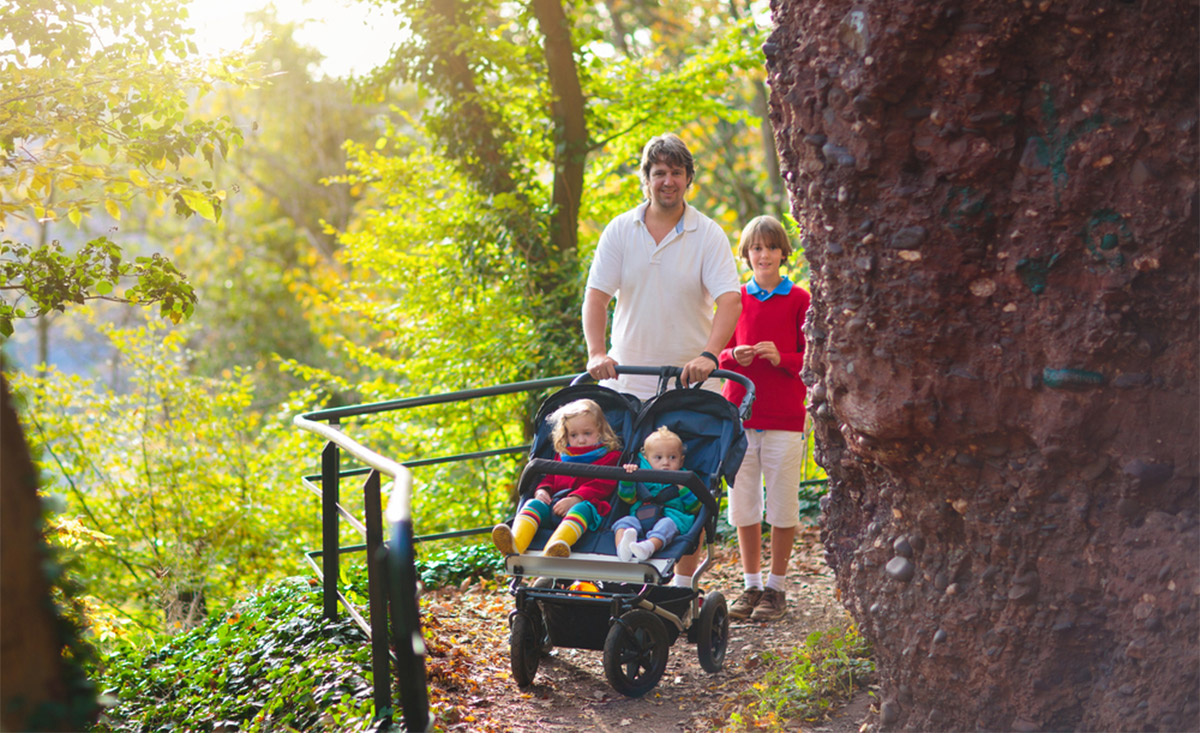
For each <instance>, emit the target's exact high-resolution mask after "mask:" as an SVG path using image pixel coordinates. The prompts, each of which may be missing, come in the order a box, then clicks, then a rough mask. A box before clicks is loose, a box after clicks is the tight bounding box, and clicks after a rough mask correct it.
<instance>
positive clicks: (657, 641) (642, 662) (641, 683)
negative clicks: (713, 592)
mask: <svg viewBox="0 0 1200 733" xmlns="http://www.w3.org/2000/svg"><path fill="white" fill-rule="evenodd" d="M669 646H670V642H669V641H668V639H667V627H666V626H663V622H662V619H660V618H659V617H658V616H655V615H654V614H653V613H651V612H649V611H646V610H643V609H640V608H636V609H634V610H632V611H629V612H627V613H625V614H624V615H622V616H621V618H619V619H617V621H616V622H615V623H614V624H613V625H612V628H611V629H609V631H608V637H607V638H605V640H604V675H605V676H606V677H607V678H608V683H609V684H610V685H612V686H613V689H614V690H616V691H617V692H619V693H621V694H622V695H625V696H627V697H641V696H642V695H645V694H646V693H647V692H649V691H650V690H653V689H654V686H655V685H657V684H658V681H659V680H660V679H662V676H663V673H664V672H666V671H667V650H668V647H669Z"/></svg>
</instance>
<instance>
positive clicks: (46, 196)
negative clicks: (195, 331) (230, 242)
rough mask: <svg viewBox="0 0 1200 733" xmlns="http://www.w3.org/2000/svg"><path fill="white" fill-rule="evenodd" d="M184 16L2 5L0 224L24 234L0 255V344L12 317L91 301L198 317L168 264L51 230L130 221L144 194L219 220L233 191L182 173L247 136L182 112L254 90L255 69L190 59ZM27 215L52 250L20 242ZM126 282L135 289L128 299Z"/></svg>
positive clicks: (170, 9)
mask: <svg viewBox="0 0 1200 733" xmlns="http://www.w3.org/2000/svg"><path fill="white" fill-rule="evenodd" d="M185 18H186V10H184V9H183V8H182V6H181V5H180V4H179V3H175V2H170V1H168V0H123V1H122V2H104V3H100V2H95V1H94V0H92V1H88V0H59V2H54V3H31V2H25V1H24V0H0V69H3V73H2V74H0V99H3V100H4V101H3V108H4V112H3V114H0V155H2V156H3V157H2V160H0V189H2V190H3V191H4V192H5V195H4V196H3V197H0V224H2V225H3V227H4V229H5V231H6V232H15V233H16V234H15V236H16V237H18V238H17V239H13V240H5V241H4V243H3V245H2V246H0V291H5V292H3V293H2V294H0V295H2V296H3V297H0V335H3V336H8V335H10V334H11V333H12V319H13V318H20V317H26V316H32V315H38V314H41V313H46V312H49V311H52V310H62V309H63V308H65V307H66V306H67V305H68V304H77V303H82V302H84V301H85V300H88V299H91V298H104V299H108V300H117V301H121V302H129V303H140V304H149V303H159V304H161V310H162V313H163V315H164V316H166V317H168V318H171V319H172V320H174V321H176V322H178V320H180V319H181V318H183V317H186V315H187V314H188V312H190V310H191V307H192V304H193V303H194V302H195V298H194V296H193V294H192V291H191V287H190V286H189V285H188V284H187V282H186V281H185V280H184V279H183V277H182V276H181V275H180V273H179V272H178V271H177V270H175V268H174V267H171V266H170V263H165V262H162V261H159V260H155V259H147V260H142V261H138V262H135V263H132V264H123V263H122V260H121V258H120V257H119V256H118V253H119V250H118V248H117V246H116V245H115V244H113V243H112V242H110V241H109V240H108V239H106V238H105V237H99V238H95V239H93V240H92V241H91V242H89V243H88V244H87V245H86V246H85V247H84V249H83V250H82V251H81V252H79V253H78V254H76V255H68V254H66V253H65V252H64V250H63V248H62V247H61V246H59V245H58V243H53V244H51V243H47V242H45V241H44V231H45V230H44V226H45V224H46V223H48V222H55V221H59V220H63V219H65V220H67V221H69V222H70V223H71V224H73V225H75V226H76V227H80V226H81V225H82V223H83V220H84V218H85V217H89V218H90V217H92V216H94V215H96V214H102V215H106V216H107V217H108V218H109V219H113V220H117V221H118V222H119V221H120V219H121V214H122V210H123V209H125V208H127V207H128V206H129V204H130V203H131V202H132V201H134V200H138V199H144V200H151V201H154V202H155V203H156V205H157V206H159V207H160V208H161V207H163V206H166V205H168V204H169V205H171V206H172V207H173V210H174V212H175V213H177V214H180V215H183V216H185V217H187V216H191V215H193V214H199V215H200V216H201V217H203V218H205V219H209V220H216V219H219V218H220V215H221V206H222V201H223V199H224V197H225V192H224V191H222V190H219V189H217V188H215V187H214V186H213V184H212V182H211V181H204V180H199V181H197V180H193V179H192V178H191V177H190V176H187V175H183V174H181V173H179V172H178V168H179V166H180V164H181V163H183V162H184V161H185V160H187V159H190V158H193V157H195V158H199V159H202V160H204V161H206V163H207V164H208V165H209V166H212V165H213V164H214V162H215V161H217V160H218V159H219V158H220V157H222V156H224V155H225V154H226V153H227V152H228V150H229V148H230V146H232V145H236V144H237V143H238V142H239V141H240V139H241V133H240V131H239V130H238V129H237V128H236V127H234V126H233V125H232V124H230V122H229V121H228V120H226V119H221V118H218V119H215V120H195V119H193V120H188V119H186V117H185V113H186V111H187V110H188V108H189V106H190V97H191V96H194V95H197V94H199V95H203V94H205V93H207V92H208V91H210V90H211V89H212V87H213V86H214V85H216V84H230V83H232V84H239V83H244V82H245V79H244V77H243V76H242V74H243V72H244V69H243V67H242V66H241V62H240V61H238V60H236V59H233V58H228V59H222V60H217V61H214V62H212V63H207V64H206V63H200V62H195V61H193V60H192V54H194V53H195V48H194V45H193V44H191V42H190V41H189V40H188V38H187V36H188V33H190V31H188V30H187V29H186V27H185V26H184V24H183V22H184V19H185ZM172 168H174V169H175V171H176V172H172V171H171V169H172ZM28 219H32V220H34V221H35V222H37V223H38V224H39V225H40V226H41V227H43V229H42V233H43V242H42V243H41V244H38V245H33V244H30V243H28V242H24V241H22V239H21V237H22V236H24V235H27V234H28V233H29V230H30V229H31V227H30V226H29V225H24V226H18V223H20V222H21V221H23V220H28ZM123 278H136V281H137V284H136V285H135V286H133V287H131V288H129V289H128V290H123V289H121V288H120V287H119V285H120V281H121V280H122V279H123ZM7 291H12V292H13V293H15V297H14V296H13V295H12V294H11V293H9V292H7ZM24 296H28V297H29V298H30V300H31V301H32V302H33V308H32V310H27V309H26V308H24V307H22V306H21V301H22V299H23V297H24Z"/></svg>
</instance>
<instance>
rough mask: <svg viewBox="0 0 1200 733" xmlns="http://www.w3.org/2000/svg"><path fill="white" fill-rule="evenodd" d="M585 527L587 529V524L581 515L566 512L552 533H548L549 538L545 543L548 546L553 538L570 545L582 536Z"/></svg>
mask: <svg viewBox="0 0 1200 733" xmlns="http://www.w3.org/2000/svg"><path fill="white" fill-rule="evenodd" d="M585 529H587V524H585V523H584V521H583V517H581V516H579V515H578V514H570V513H568V514H567V516H565V517H563V520H562V523H560V524H559V525H558V528H557V529H555V530H554V534H552V535H550V539H549V541H547V542H546V545H547V546H549V545H550V543H552V542H554V541H555V540H562V541H563V542H565V543H567V547H570V546H571V545H574V544H575V543H576V541H578V540H579V538H580V537H582V536H583V531H584V530H585Z"/></svg>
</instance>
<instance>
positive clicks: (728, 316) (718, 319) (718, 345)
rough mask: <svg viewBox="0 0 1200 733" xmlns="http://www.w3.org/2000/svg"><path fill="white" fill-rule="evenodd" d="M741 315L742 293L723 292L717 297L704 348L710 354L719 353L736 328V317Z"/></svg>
mask: <svg viewBox="0 0 1200 733" xmlns="http://www.w3.org/2000/svg"><path fill="white" fill-rule="evenodd" d="M741 315H742V294H741V293H737V292H733V293H725V294H724V295H722V296H721V297H719V298H717V312H716V313H715V314H714V315H713V325H712V330H711V331H710V332H709V334H708V342H707V343H706V344H705V346H704V350H705V351H707V352H709V353H710V354H719V353H721V349H724V348H725V346H726V345H727V344H728V343H729V337H730V336H733V330H734V329H735V328H737V322H738V317H739V316H741Z"/></svg>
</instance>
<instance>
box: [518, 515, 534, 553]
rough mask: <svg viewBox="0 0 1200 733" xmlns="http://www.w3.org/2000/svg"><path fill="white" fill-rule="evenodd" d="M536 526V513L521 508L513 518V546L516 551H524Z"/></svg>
mask: <svg viewBox="0 0 1200 733" xmlns="http://www.w3.org/2000/svg"><path fill="white" fill-rule="evenodd" d="M537 528H538V514H537V512H535V511H529V510H525V509H522V510H521V511H520V512H519V513H518V514H517V518H516V519H514V520H513V546H514V548H515V549H516V551H517V553H518V554H519V553H522V552H525V548H526V547H529V543H530V542H532V541H533V535H534V534H535V533H536V532H537Z"/></svg>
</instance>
